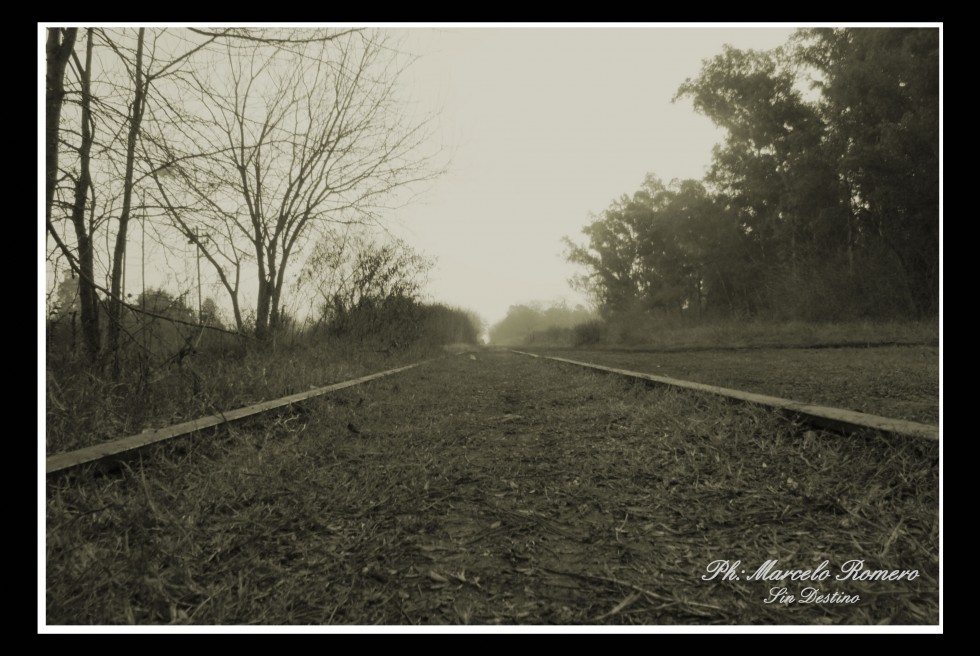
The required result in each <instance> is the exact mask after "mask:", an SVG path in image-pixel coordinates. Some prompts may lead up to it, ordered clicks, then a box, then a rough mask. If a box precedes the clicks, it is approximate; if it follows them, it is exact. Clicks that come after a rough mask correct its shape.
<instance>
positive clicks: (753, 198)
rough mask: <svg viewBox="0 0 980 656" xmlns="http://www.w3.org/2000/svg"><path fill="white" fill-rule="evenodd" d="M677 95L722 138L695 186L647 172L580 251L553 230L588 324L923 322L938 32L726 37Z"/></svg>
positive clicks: (935, 291)
mask: <svg viewBox="0 0 980 656" xmlns="http://www.w3.org/2000/svg"><path fill="white" fill-rule="evenodd" d="M811 78H812V84H813V88H814V89H815V91H816V92H817V93H816V97H815V98H813V99H811V98H809V97H808V96H806V95H804V93H803V91H802V89H803V88H805V86H806V84H807V82H808V80H810V79H811ZM677 97H678V98H689V99H691V100H692V101H693V103H694V107H695V109H696V110H698V111H700V112H702V113H703V114H705V115H706V116H708V117H709V118H710V119H711V120H712V121H714V122H715V123H716V124H717V125H718V126H720V127H722V128H724V129H725V130H726V131H727V136H726V138H725V141H724V143H723V144H721V145H720V146H718V147H717V148H716V150H715V153H714V160H713V164H712V166H711V169H710V171H709V173H708V175H707V176H706V177H705V179H704V180H674V181H671V182H669V183H665V182H663V181H661V180H660V179H658V178H657V177H656V176H654V175H648V176H647V178H646V181H645V182H644V184H643V186H642V188H641V189H640V190H639V191H637V192H635V193H634V194H632V195H624V196H623V197H622V198H621V199H620V200H619V201H617V202H615V203H613V205H611V206H610V207H609V208H608V209H606V210H605V211H604V212H602V214H601V215H600V216H599V217H597V218H596V219H595V221H593V222H592V223H591V224H590V225H588V226H586V227H585V229H584V231H583V232H584V233H585V236H586V238H587V240H586V242H585V243H584V244H576V243H574V242H572V241H570V240H567V246H568V259H569V260H570V261H571V262H574V263H577V264H580V265H582V266H583V267H584V268H585V273H584V275H582V276H581V277H580V278H579V279H578V284H579V285H580V287H581V288H582V289H584V290H585V291H587V292H588V293H589V294H590V295H591V296H592V297H593V298H594V299H595V301H596V304H597V306H598V308H599V311H600V313H601V314H602V316H603V318H605V319H610V320H617V319H618V323H619V324H620V325H627V324H631V323H639V324H641V325H642V324H644V323H645V322H646V320H648V319H649V318H657V317H659V318H663V319H667V320H669V321H673V320H677V319H682V318H683V319H687V320H688V321H689V322H690V323H694V322H700V321H707V320H719V319H723V320H729V319H733V320H747V319H749V320H763V321H776V322H780V321H791V320H802V321H822V322H841V321H845V322H846V321H854V320H864V319H873V320H898V319H905V318H908V317H913V318H919V319H925V318H930V317H935V316H936V315H937V313H938V309H939V30H938V29H935V28H885V29H869V28H859V29H849V28H842V29H837V28H820V29H807V30H801V31H799V32H798V33H797V35H796V36H795V38H794V39H793V41H792V42H791V43H790V44H788V45H787V46H786V47H785V48H781V49H777V50H775V51H771V52H758V51H740V50H737V49H734V48H730V47H726V48H725V50H724V52H723V53H722V54H720V55H718V56H716V57H715V58H713V59H711V60H708V61H706V62H705V64H704V66H703V68H702V70H701V73H700V75H698V76H697V77H695V78H692V79H688V80H687V81H686V82H685V83H684V84H683V85H681V87H680V89H679V90H678V93H677ZM636 319H639V321H636ZM595 328H596V327H595V326H593V327H591V328H583V329H582V330H585V331H588V330H592V331H593V332H594V330H595ZM600 341H601V340H600Z"/></svg>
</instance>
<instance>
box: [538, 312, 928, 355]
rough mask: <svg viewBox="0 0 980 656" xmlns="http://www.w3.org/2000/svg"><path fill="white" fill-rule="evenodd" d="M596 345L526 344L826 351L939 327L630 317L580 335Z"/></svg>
mask: <svg viewBox="0 0 980 656" xmlns="http://www.w3.org/2000/svg"><path fill="white" fill-rule="evenodd" d="M585 333H586V334H589V335H591V338H592V339H593V340H594V339H596V338H598V340H599V341H598V342H597V343H596V342H593V343H589V344H577V343H576V340H577V339H579V338H577V337H576V335H575V334H574V332H573V331H572V330H568V331H565V332H564V333H563V334H562V335H561V336H560V337H561V339H559V340H557V341H555V340H554V339H551V340H549V339H548V335H547V333H545V332H541V333H536V334H535V336H534V340H533V342H531V343H530V345H531V346H536V347H549V348H569V347H573V348H588V349H610V350H614V351H616V350H629V351H633V350H639V351H665V352H670V351H685V352H686V351H697V350H702V349H712V350H716V349H757V348H826V347H841V346H883V345H910V344H915V345H928V346H937V345H938V344H939V323H938V321H936V320H923V321H901V322H899V321H849V322H838V323H818V322H810V321H782V322H775V321H705V322H704V323H693V324H687V325H685V324H684V323H683V322H679V321H664V320H660V321H658V320H653V319H650V318H647V317H635V318H631V319H623V320H620V321H613V322H610V323H606V324H604V325H603V324H600V323H596V324H595V325H594V326H593V330H592V331H591V332H590V331H585Z"/></svg>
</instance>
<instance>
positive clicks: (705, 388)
mask: <svg viewBox="0 0 980 656" xmlns="http://www.w3.org/2000/svg"><path fill="white" fill-rule="evenodd" d="M508 350H509V351H510V352H511V353H517V354H519V355H526V356H530V357H532V358H540V359H543V360H552V361H554V362H561V363H564V364H571V365H574V366H577V367H584V368H586V369H592V370H593V371H601V372H604V373H609V374H615V375H617V376H623V377H625V378H632V379H635V380H642V381H645V382H647V383H653V384H655V385H666V386H668V387H675V388H679V389H687V390H694V391H697V392H703V393H706V394H713V395H715V396H722V397H725V398H728V399H732V400H734V401H740V402H743V403H751V404H753V405H761V406H765V407H768V408H772V409H774V410H776V411H778V412H781V413H783V414H785V415H787V416H789V417H792V418H794V419H798V420H801V421H803V422H804V423H807V424H811V425H813V426H818V427H820V428H825V429H828V430H832V431H838V432H844V433H854V432H857V431H862V430H869V429H870V430H876V431H880V432H882V433H888V434H891V435H899V436H902V437H914V438H921V439H926V440H933V441H937V440H939V427H938V426H933V425H931V424H921V423H918V422H914V421H905V420H902V419H891V418H889V417H880V416H878V415H871V414H867V413H864V412H855V411H853V410H844V409H842V408H829V407H826V406H821V405H813V404H810V403H801V402H799V401H792V400H790V399H783V398H779V397H776V396H766V395H764V394H756V393H754V392H743V391H741V390H735V389H729V388H727V387H717V386H715V385H705V384H704V383H695V382H691V381H687V380H680V379H677V378H669V377H667V376H656V375H654V374H646V373H642V372H639V371H629V370H627V369H616V368H614V367H606V366H603V365H599V364H593V363H591V362H580V361H578V360H569V359H567V358H558V357H555V356H549V355H540V354H537V353H528V352H526V351H517V350H514V349H508Z"/></svg>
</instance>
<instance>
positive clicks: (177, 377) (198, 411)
mask: <svg viewBox="0 0 980 656" xmlns="http://www.w3.org/2000/svg"><path fill="white" fill-rule="evenodd" d="M431 354H432V350H431V349H428V350H427V349H422V348H410V349H401V350H397V351H394V350H391V349H390V348H382V347H379V346H378V345H375V344H372V343H370V342H356V341H345V340H339V339H337V340H327V339H323V340H318V341H314V340H306V341H302V342H296V343H294V344H291V345H286V346H283V345H279V346H277V347H273V346H272V345H260V344H256V343H254V342H250V343H241V344H238V345H235V347H233V348H229V349H214V350H202V351H201V352H200V353H197V354H194V355H191V356H188V357H186V358H184V359H183V360H181V361H180V362H171V363H169V364H161V363H160V362H156V363H155V364H154V366H153V368H152V369H148V368H147V369H141V367H140V364H139V362H132V363H129V365H130V366H128V367H127V368H126V369H125V371H124V374H123V376H122V379H121V380H120V381H119V382H113V381H112V380H111V379H110V378H109V377H108V375H107V373H104V372H102V373H93V371H92V369H91V368H90V367H88V366H86V365H85V364H84V363H83V362H81V361H78V360H69V361H61V362H58V363H57V367H56V372H55V371H53V370H49V371H48V386H47V387H48V389H47V404H46V414H45V421H46V439H47V452H48V453H49V454H52V453H59V452H62V451H71V450H73V449H78V448H81V447H84V446H89V445H91V444H97V443H100V442H105V441H107V440H113V439H118V438H120V437H125V436H127V435H132V434H135V433H139V432H141V431H142V430H144V429H147V428H162V427H165V426H170V425H173V424H177V423H180V422H183V421H188V420H190V419H195V418H198V417H204V416H207V415H211V414H215V413H219V412H224V411H228V410H234V409H235V408H240V407H243V406H247V405H251V404H253V403H258V402H261V401H268V400H270V399H276V398H279V397H282V396H287V395H289V394H295V393H297V392H302V391H305V390H308V389H311V388H313V387H321V386H324V385H329V384H332V383H336V382H340V381H343V380H347V379H350V378H356V377H358V376H363V375H365V374H368V373H374V372H375V371H379V370H381V369H385V368H389V367H395V366H399V365H401V364H407V363H409V362H415V361H417V360H421V359H424V358H425V357H428V356H430V355H431Z"/></svg>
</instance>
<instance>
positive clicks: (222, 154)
mask: <svg viewBox="0 0 980 656" xmlns="http://www.w3.org/2000/svg"><path fill="white" fill-rule="evenodd" d="M241 36H242V35H236V37H241ZM284 44H286V45H288V47H285V46H284ZM224 46H225V50H224V56H223V58H222V61H221V62H220V64H219V63H218V62H215V63H214V65H213V68H212V71H211V74H210V75H204V74H195V76H194V80H195V84H196V90H197V93H198V97H197V98H196V99H188V101H187V102H183V103H181V104H180V106H179V107H176V105H175V104H172V106H171V107H169V108H168V111H169V112H170V114H169V118H168V120H167V121H162V120H161V121H160V122H159V125H161V126H163V125H167V126H169V127H168V128H167V130H170V132H164V131H162V132H161V133H160V134H159V135H158V136H157V143H158V145H159V146H160V147H161V148H162V149H163V151H162V152H161V153H160V154H159V158H160V159H161V161H170V162H172V164H171V165H170V166H168V167H166V169H165V171H166V173H167V176H166V178H165V177H164V176H162V175H160V174H158V175H157V176H156V181H157V185H156V187H155V192H154V193H155V198H156V200H157V201H158V202H159V204H160V205H161V206H163V207H165V208H167V212H168V214H169V216H170V217H171V219H172V221H173V223H174V225H176V226H177V227H178V228H179V229H180V230H181V231H182V232H183V233H184V234H185V236H187V238H188V239H189V240H192V241H194V243H195V245H196V247H197V248H199V249H200V250H201V252H202V253H203V254H204V256H205V259H206V260H207V261H208V262H209V263H210V264H211V265H212V266H213V267H214V269H215V271H216V272H217V275H218V277H219V280H220V281H221V284H222V285H223V286H224V288H225V290H226V292H227V293H228V295H229V297H230V299H231V302H232V305H233V307H234V308H235V317H236V322H238V325H239V328H240V329H241V328H242V318H241V313H240V311H239V308H240V306H241V299H240V298H239V291H240V289H241V288H240V286H239V281H240V278H241V274H242V266H243V263H244V262H245V261H246V257H247V259H248V261H249V262H250V263H251V264H250V266H254V273H255V276H256V278H257V282H258V286H257V296H256V303H255V316H256V319H255V332H256V335H257V336H258V337H260V338H263V337H265V336H267V335H268V334H269V333H270V332H271V331H274V330H275V329H276V328H277V327H278V326H279V323H280V320H281V308H282V301H283V289H284V283H285V281H286V278H287V273H288V272H289V267H290V265H291V264H292V262H293V260H294V256H295V255H296V254H297V253H298V252H302V251H303V249H304V248H305V247H306V245H307V243H308V240H309V238H310V237H311V236H312V235H314V234H317V233H322V231H323V230H324V228H326V227H328V226H329V225H330V224H331V223H334V224H335V223H345V222H357V221H360V222H372V221H375V222H376V221H378V220H379V218H380V211H381V210H382V209H384V208H385V203H391V202H393V199H394V198H396V192H397V191H398V190H400V189H402V188H405V187H407V186H409V185H412V184H413V183H416V182H420V181H423V180H427V179H430V178H431V177H433V176H434V175H435V174H436V173H437V171H436V170H435V166H434V164H433V158H432V157H431V156H430V155H429V154H427V153H426V152H424V144H425V139H426V137H427V128H428V125H429V122H428V120H427V119H425V118H421V119H419V118H411V117H409V116H408V115H407V114H406V112H405V108H404V107H403V106H400V105H399V104H398V98H397V96H396V89H397V83H398V80H399V75H400V73H401V72H402V70H403V66H404V61H403V58H402V57H401V56H400V55H399V53H397V51H395V50H393V49H392V47H391V44H390V43H389V42H388V38H387V37H386V35H385V34H384V33H382V32H377V31H349V30H348V31H344V32H330V31H325V32H324V31H321V32H319V33H315V34H314V33H309V36H303V35H300V34H293V35H291V38H289V39H286V38H280V39H276V40H270V39H268V38H265V39H253V40H247V41H243V40H242V39H241V38H235V39H226V40H225V42H224ZM176 126H180V128H181V130H182V139H181V138H177V137H174V135H173V134H172V131H173V129H174V128H175V127H176ZM161 129H162V128H161ZM162 172H163V171H162V170H161V173H162ZM174 181H176V182H177V183H178V184H176V185H175V184H173V182H174ZM201 234H208V235H209V236H210V237H211V238H210V239H209V240H207V241H206V242H205V241H204V240H202V239H199V235H201Z"/></svg>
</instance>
